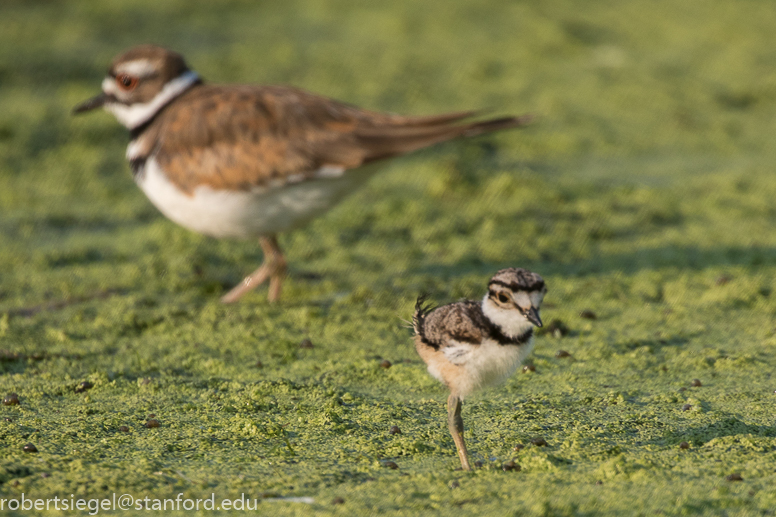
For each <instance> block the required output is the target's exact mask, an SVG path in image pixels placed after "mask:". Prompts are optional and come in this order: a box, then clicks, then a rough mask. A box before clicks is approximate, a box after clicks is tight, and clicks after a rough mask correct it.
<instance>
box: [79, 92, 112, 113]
mask: <svg viewBox="0 0 776 517" xmlns="http://www.w3.org/2000/svg"><path fill="white" fill-rule="evenodd" d="M107 99H108V96H107V95H105V93H100V94H99V95H98V96H96V97H92V98H91V99H89V100H88V101H84V102H82V103H81V104H79V105H78V106H76V107H75V108H73V115H78V114H79V113H84V112H87V111H91V110H93V109H96V108H101V107H102V106H103V105H104V104H105V101H106V100H107Z"/></svg>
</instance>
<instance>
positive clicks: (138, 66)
mask: <svg viewBox="0 0 776 517" xmlns="http://www.w3.org/2000/svg"><path fill="white" fill-rule="evenodd" d="M155 71H156V67H155V66H154V65H153V63H151V61H149V60H148V59H136V60H134V61H128V62H126V63H122V64H120V65H118V66H117V67H116V73H119V74H128V75H134V76H135V77H145V76H148V75H151V74H152V73H154V72H155Z"/></svg>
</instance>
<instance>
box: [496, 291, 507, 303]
mask: <svg viewBox="0 0 776 517" xmlns="http://www.w3.org/2000/svg"><path fill="white" fill-rule="evenodd" d="M498 301H500V302H501V303H507V302H508V301H509V297H508V296H507V295H505V294H504V293H498Z"/></svg>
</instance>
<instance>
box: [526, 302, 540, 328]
mask: <svg viewBox="0 0 776 517" xmlns="http://www.w3.org/2000/svg"><path fill="white" fill-rule="evenodd" d="M525 317H526V318H527V319H528V321H530V322H531V323H533V324H534V325H536V326H537V327H541V326H542V319H541V318H540V317H539V309H537V308H536V307H531V308H530V309H528V311H526V313H525Z"/></svg>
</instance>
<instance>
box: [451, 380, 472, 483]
mask: <svg viewBox="0 0 776 517" xmlns="http://www.w3.org/2000/svg"><path fill="white" fill-rule="evenodd" d="M447 426H448V428H449V429H450V434H451V435H453V441H454V442H455V447H456V449H458V457H459V458H460V459H461V467H462V468H463V470H471V467H470V466H469V454H468V452H467V451H466V442H464V441H463V418H461V399H460V398H459V397H458V395H455V394H452V393H451V394H450V396H449V397H448V398H447Z"/></svg>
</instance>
